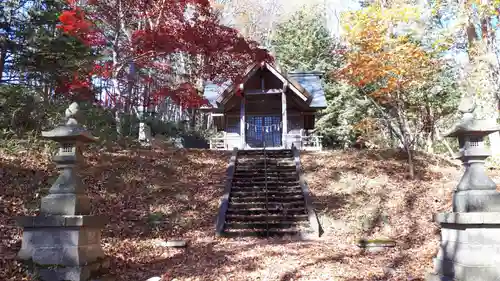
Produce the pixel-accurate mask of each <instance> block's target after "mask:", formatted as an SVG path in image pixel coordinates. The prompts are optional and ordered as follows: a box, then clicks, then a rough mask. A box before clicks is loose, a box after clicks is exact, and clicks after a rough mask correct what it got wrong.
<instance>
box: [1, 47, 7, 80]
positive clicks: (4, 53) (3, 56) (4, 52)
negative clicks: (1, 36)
mask: <svg viewBox="0 0 500 281" xmlns="http://www.w3.org/2000/svg"><path fill="white" fill-rule="evenodd" d="M6 60H7V48H5V47H3V46H2V49H1V50H0V84H2V79H3V71H4V69H5V61H6Z"/></svg>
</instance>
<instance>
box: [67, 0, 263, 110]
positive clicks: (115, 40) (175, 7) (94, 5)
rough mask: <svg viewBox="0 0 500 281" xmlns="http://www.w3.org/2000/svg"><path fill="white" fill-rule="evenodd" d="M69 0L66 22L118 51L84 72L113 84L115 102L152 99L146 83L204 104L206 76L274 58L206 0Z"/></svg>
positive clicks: (82, 36) (74, 32)
mask: <svg viewBox="0 0 500 281" xmlns="http://www.w3.org/2000/svg"><path fill="white" fill-rule="evenodd" d="M68 4H69V7H70V8H69V9H68V10H66V11H63V12H62V14H61V15H60V17H59V20H60V21H61V24H60V25H59V29H61V30H63V31H64V32H65V33H66V34H69V35H71V36H74V37H75V38H78V39H79V40H80V41H81V42H82V43H84V44H86V45H88V46H90V47H91V48H92V49H93V50H95V51H96V52H99V53H101V54H103V55H105V56H106V57H108V58H111V59H107V60H106V61H104V62H96V64H95V66H94V69H93V70H92V71H91V72H90V73H86V74H85V75H87V76H93V77H98V78H99V79H101V80H105V81H107V83H105V84H106V85H112V86H109V88H110V89H108V91H106V92H107V94H108V97H107V98H109V99H110V100H112V101H113V102H112V104H113V105H120V104H121V105H123V104H125V103H129V105H130V103H137V102H139V101H140V100H143V101H144V100H148V101H150V100H152V98H148V99H146V98H144V91H143V90H139V89H138V88H141V87H142V88H145V89H147V94H146V95H147V96H149V97H152V96H155V95H160V96H161V98H162V97H167V96H168V97H171V98H172V100H173V101H175V102H177V103H178V104H179V105H182V106H185V107H198V106H200V105H203V104H206V101H203V100H202V98H201V97H200V91H201V90H202V89H200V87H199V85H200V82H199V81H207V80H211V81H213V82H216V83H223V82H226V81H228V80H229V81H235V80H236V79H238V77H240V76H241V75H242V73H243V72H244V70H245V69H246V67H247V66H248V65H249V64H250V63H253V62H255V61H271V60H272V58H271V57H270V56H269V54H268V53H267V52H266V51H263V50H261V49H259V48H258V45H257V43H256V42H252V41H248V40H246V39H245V38H244V37H242V36H241V35H240V34H239V33H238V32H237V31H236V30H235V29H233V28H229V27H226V26H224V25H222V24H221V23H220V22H219V19H218V17H217V16H216V14H215V13H214V12H213V10H212V7H211V5H210V2H209V1H206V0H190V1H174V0H168V1H132V0H116V1H99V0H94V1H88V2H87V3H86V5H84V6H79V5H77V3H76V2H75V1H72V0H71V1H69V2H68ZM173 55H178V56H179V55H180V56H182V63H183V65H184V66H183V68H184V69H179V68H174V67H173V66H172V56H173ZM185 69H189V71H185ZM134 91H135V92H141V93H140V94H137V93H134ZM141 95H142V97H141ZM161 98H158V97H156V98H154V100H157V101H159V100H161Z"/></svg>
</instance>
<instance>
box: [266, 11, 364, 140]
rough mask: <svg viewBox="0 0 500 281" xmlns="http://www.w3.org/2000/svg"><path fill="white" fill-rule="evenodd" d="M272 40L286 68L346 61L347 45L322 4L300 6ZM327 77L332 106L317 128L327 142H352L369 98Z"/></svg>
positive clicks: (330, 66)
mask: <svg viewBox="0 0 500 281" xmlns="http://www.w3.org/2000/svg"><path fill="white" fill-rule="evenodd" d="M272 44H273V48H274V50H275V52H276V57H277V60H278V63H279V65H280V67H281V68H282V69H284V70H285V71H312V70H315V71H323V72H330V71H333V70H336V69H338V68H339V67H341V66H342V65H343V63H344V59H343V56H342V55H341V54H342V51H343V47H342V45H341V44H340V42H339V41H338V40H337V38H334V37H332V36H331V34H330V32H329V30H328V28H327V27H326V20H325V16H324V14H323V13H322V12H320V11H319V9H318V8H313V9H303V10H300V11H299V12H297V13H296V14H295V15H294V16H293V17H292V18H290V19H289V20H288V21H286V22H284V23H282V24H281V25H279V26H278V28H277V30H276V33H275V35H274V37H273V38H272ZM323 80H324V81H323V86H324V89H325V94H326V98H327V102H328V108H327V109H326V110H324V111H323V112H322V113H321V118H320V119H319V121H318V122H317V124H316V132H317V133H319V134H320V135H322V136H323V145H325V146H338V145H340V146H350V145H351V144H352V143H354V141H355V140H356V137H357V135H358V133H357V131H356V129H355V125H356V123H357V122H359V121H360V120H361V117H362V116H364V115H365V114H366V108H367V106H366V104H365V103H366V102H364V101H363V100H360V98H361V96H360V95H359V94H358V93H357V91H356V90H354V88H352V87H350V86H348V85H346V84H344V83H338V82H337V81H334V80H332V78H331V77H330V76H328V75H326V76H325V77H324V79H323Z"/></svg>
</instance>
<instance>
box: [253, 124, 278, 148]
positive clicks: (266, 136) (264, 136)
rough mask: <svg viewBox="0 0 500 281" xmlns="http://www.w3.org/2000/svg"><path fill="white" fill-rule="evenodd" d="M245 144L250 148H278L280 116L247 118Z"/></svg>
mask: <svg viewBox="0 0 500 281" xmlns="http://www.w3.org/2000/svg"><path fill="white" fill-rule="evenodd" d="M247 120H248V121H247V123H246V133H245V135H246V143H247V145H248V146H250V147H252V148H261V147H262V148H263V147H280V146H281V145H282V144H281V137H282V125H281V116H247Z"/></svg>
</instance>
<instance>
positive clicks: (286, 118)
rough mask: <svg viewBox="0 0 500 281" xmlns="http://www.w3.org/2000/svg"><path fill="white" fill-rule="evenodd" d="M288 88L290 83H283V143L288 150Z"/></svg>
mask: <svg viewBox="0 0 500 281" xmlns="http://www.w3.org/2000/svg"><path fill="white" fill-rule="evenodd" d="M287 87H288V81H286V82H283V91H282V92H281V120H282V122H283V127H282V130H283V132H282V136H281V142H282V143H283V147H284V148H288V140H287V138H286V136H287V134H288V115H287V113H288V112H287V108H286V88H287Z"/></svg>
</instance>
